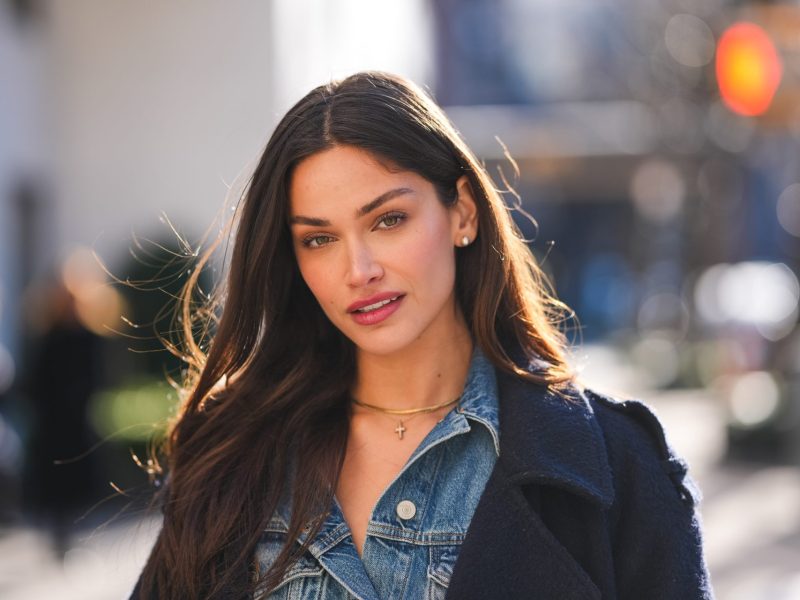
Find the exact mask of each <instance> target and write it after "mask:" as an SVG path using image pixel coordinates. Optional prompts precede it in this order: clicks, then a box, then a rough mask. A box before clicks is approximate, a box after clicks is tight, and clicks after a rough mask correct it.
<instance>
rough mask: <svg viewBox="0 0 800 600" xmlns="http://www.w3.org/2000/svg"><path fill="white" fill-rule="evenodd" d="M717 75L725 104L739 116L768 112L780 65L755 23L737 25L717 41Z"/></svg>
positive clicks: (779, 76)
mask: <svg viewBox="0 0 800 600" xmlns="http://www.w3.org/2000/svg"><path fill="white" fill-rule="evenodd" d="M716 71H717V84H718V85H719V91H720V95H721V96H722V100H723V101H724V102H725V104H726V105H727V106H728V107H729V108H730V109H731V110H733V111H735V112H737V113H739V114H742V115H748V116H755V115H760V114H762V113H764V112H765V111H766V110H767V109H768V108H769V105H770V104H771V102H772V98H773V97H774V96H775V90H777V89H778V85H779V84H780V82H781V76H782V74H783V65H782V63H781V59H780V57H779V56H778V53H777V51H776V50H775V46H774V44H773V43H772V40H771V39H770V37H769V35H767V33H766V32H765V31H764V30H763V29H762V28H761V27H759V26H758V25H756V24H754V23H747V22H740V23H735V24H734V25H731V26H730V27H729V28H728V29H726V30H725V32H724V33H723V34H722V36H721V37H720V39H719V42H718V44H717V60H716Z"/></svg>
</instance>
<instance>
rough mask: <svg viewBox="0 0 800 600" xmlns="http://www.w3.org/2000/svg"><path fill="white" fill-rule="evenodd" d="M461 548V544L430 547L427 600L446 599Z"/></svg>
mask: <svg viewBox="0 0 800 600" xmlns="http://www.w3.org/2000/svg"><path fill="white" fill-rule="evenodd" d="M460 548H461V546H460V545H454V546H438V545H434V546H431V547H430V551H429V556H430V559H429V561H428V584H427V587H426V594H425V600H444V597H445V595H446V594H447V587H448V586H449V585H450V578H451V577H452V576H453V567H455V564H456V559H457V558H458V551H459V549H460Z"/></svg>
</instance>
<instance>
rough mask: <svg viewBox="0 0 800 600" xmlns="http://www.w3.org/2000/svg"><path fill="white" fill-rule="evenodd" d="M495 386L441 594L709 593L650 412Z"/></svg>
mask: <svg viewBox="0 0 800 600" xmlns="http://www.w3.org/2000/svg"><path fill="white" fill-rule="evenodd" d="M497 383H498V391H499V402H500V456H499V458H498V459H497V462H496V463H495V468H494V470H493V472H492V474H491V476H490V478H489V480H488V482H487V483H486V487H485V488H484V491H483V494H482V496H481V499H480V501H479V503H478V506H477V508H476V511H475V514H474V516H473V518H472V521H471V522H470V526H469V528H468V530H467V533H466V536H465V538H464V542H463V543H462V547H461V550H460V552H459V555H458V559H457V560H456V562H455V565H454V566H453V568H452V573H451V574H450V583H449V587H448V589H447V595H446V597H447V598H448V599H453V600H494V599H497V600H517V599H518V600H537V599H541V600H595V599H597V600H599V599H603V600H614V599H620V600H695V599H708V600H712V599H713V598H714V595H713V592H712V588H711V582H710V578H709V574H708V570H707V567H706V563H705V559H704V554H703V547H702V532H701V526H700V518H699V513H698V510H697V503H698V502H699V500H700V492H699V490H698V489H697V487H696V486H695V484H694V481H693V480H692V479H691V477H690V476H689V475H688V474H687V465H686V463H685V461H684V460H683V459H682V458H680V457H679V456H677V455H676V454H675V453H674V451H673V450H672V448H671V447H670V446H669V444H668V443H667V441H666V438H665V435H664V431H663V429H662V426H661V424H660V422H659V421H658V419H657V418H656V416H655V415H654V414H653V413H652V412H651V411H650V409H648V407H647V406H646V405H645V404H643V403H641V402H638V401H636V400H626V401H619V400H616V399H614V398H610V397H608V396H604V395H601V394H598V393H596V392H593V391H591V390H588V389H587V390H583V391H578V390H577V389H572V390H570V391H569V393H568V396H569V397H568V398H567V399H565V398H564V397H563V396H559V395H556V394H555V393H553V392H550V391H547V390H545V388H544V387H543V386H540V385H537V384H534V383H530V382H527V381H524V380H522V379H520V378H518V377H515V376H511V375H508V374H505V373H502V372H500V371H499V370H498V371H497ZM242 576H244V574H242ZM145 597H150V595H148V594H142V593H141V590H140V589H139V585H138V584H137V586H136V589H135V590H134V592H133V595H132V596H131V598H132V599H139V598H145ZM220 597H221V598H233V597H234V595H233V594H230V593H225V592H223V593H222V594H221V596H220Z"/></svg>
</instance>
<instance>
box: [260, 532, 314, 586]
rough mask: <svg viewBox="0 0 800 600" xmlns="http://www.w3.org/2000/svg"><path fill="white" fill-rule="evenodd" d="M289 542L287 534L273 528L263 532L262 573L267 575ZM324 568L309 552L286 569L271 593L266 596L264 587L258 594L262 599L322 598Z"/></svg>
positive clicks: (261, 540)
mask: <svg viewBox="0 0 800 600" xmlns="http://www.w3.org/2000/svg"><path fill="white" fill-rule="evenodd" d="M285 543H286V534H283V533H276V532H272V531H265V532H264V533H263V534H262V536H261V539H260V540H259V542H258V544H257V545H256V551H255V558H256V561H257V564H258V571H259V573H261V574H262V575H263V574H264V573H266V572H267V570H268V569H269V567H271V566H272V564H273V563H274V562H275V559H276V558H277V557H278V554H279V553H280V551H281V549H282V548H283V546H284V544H285ZM323 571H324V569H323V568H322V565H320V564H319V561H317V559H316V558H314V557H313V556H311V555H310V554H309V553H308V552H306V553H305V554H303V556H301V557H300V558H299V559H298V561H297V562H296V563H294V564H292V565H291V566H290V567H289V568H288V569H287V570H286V573H284V574H283V577H281V580H280V582H279V583H278V585H277V586H276V587H275V588H274V589H273V590H272V592H271V593H270V594H269V595H265V590H264V589H263V586H261V587H259V588H258V590H257V592H256V594H255V597H256V598H258V599H259V600H267V599H269V600H288V599H289V598H297V599H302V600H315V599H321V598H322V596H321V593H322V577H323Z"/></svg>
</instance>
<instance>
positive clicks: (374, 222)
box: [289, 146, 478, 553]
mask: <svg viewBox="0 0 800 600" xmlns="http://www.w3.org/2000/svg"><path fill="white" fill-rule="evenodd" d="M399 188H405V189H407V190H409V191H408V192H407V193H403V194H400V195H397V196H395V197H393V198H392V199H390V200H388V201H387V202H385V203H383V204H382V205H380V206H379V207H376V208H375V209H374V210H372V211H370V212H368V213H367V214H363V215H360V216H357V214H356V213H357V210H358V209H360V208H361V207H363V206H365V205H367V204H369V203H370V202H371V201H373V200H374V199H376V198H377V197H379V196H381V195H382V194H384V193H385V192H387V191H390V190H395V189H399ZM457 191H458V201H457V202H456V203H455V205H454V206H452V207H446V206H445V205H444V204H442V202H441V201H440V200H439V198H438V196H437V194H436V191H435V189H434V187H433V185H432V184H431V183H430V182H429V181H427V180H426V179H425V178H423V177H421V176H420V175H417V174H416V173H413V172H409V171H400V172H392V171H390V170H388V169H387V168H386V167H384V166H383V165H382V164H381V163H379V162H378V161H377V160H375V159H374V157H372V156H371V155H370V154H369V153H368V152H366V151H364V150H361V149H358V148H354V147H351V146H336V147H334V148H331V149H328V150H325V151H323V152H320V153H317V154H314V155H312V156H310V157H308V158H306V159H304V160H303V161H301V162H300V163H299V164H298V165H297V167H296V169H295V171H294V174H293V177H292V180H291V182H290V189H289V203H290V209H289V213H290V222H292V221H298V220H299V221H300V222H292V224H291V230H292V239H293V246H294V250H295V256H296V258H297V264H298V266H299V269H300V272H301V274H302V276H303V279H304V280H305V282H306V284H307V285H308V287H309V289H310V290H311V292H312V293H313V294H314V297H315V298H316V299H317V301H318V302H319V305H320V307H321V308H322V310H323V311H324V313H325V314H326V315H327V317H328V318H329V319H330V321H331V322H332V323H333V324H334V325H335V326H336V327H337V328H338V329H339V330H340V331H341V332H342V333H343V334H344V335H346V336H347V337H348V338H349V339H350V340H352V341H353V343H354V344H355V346H356V364H357V375H356V382H355V385H354V387H353V389H352V393H353V396H354V397H355V398H357V399H359V400H361V401H362V402H366V403H369V404H374V405H377V406H381V407H384V408H400V409H404V408H420V407H423V406H432V405H435V404H439V403H442V402H446V401H448V400H452V399H455V398H457V397H458V396H459V395H460V394H461V392H462V390H463V388H464V383H465V380H466V376H467V371H468V368H469V359H470V356H471V353H472V341H471V339H470V335H469V331H468V328H467V325H466V322H465V320H464V316H463V315H462V314H461V311H460V310H459V308H458V305H457V302H456V298H455V252H456V246H460V245H461V239H462V237H463V236H467V237H469V239H470V240H471V241H472V240H475V237H476V236H477V233H478V217H477V207H476V205H475V200H474V197H473V195H472V193H471V191H470V187H469V183H468V181H467V177H466V176H462V177H461V178H460V179H459V180H458V182H457ZM300 217H306V218H314V219H321V220H325V221H327V222H328V224H325V225H319V224H317V225H313V224H309V223H308V222H306V221H307V219H299V218H300ZM381 292H400V293H402V294H405V298H403V300H402V302H401V304H400V306H399V308H398V310H396V311H395V312H394V313H393V314H392V315H391V316H389V317H388V318H387V319H385V320H384V321H382V322H380V323H377V324H373V325H361V324H359V323H357V322H355V320H353V318H352V316H351V315H350V314H349V313H348V312H347V307H348V306H350V305H351V304H352V303H353V302H354V301H356V300H360V299H364V298H367V297H370V296H373V295H374V294H377V293H381ZM451 409H452V406H450V407H446V408H444V409H439V410H438V411H435V412H432V413H428V414H419V415H416V416H414V417H413V419H412V420H409V421H408V430H407V431H406V432H405V434H404V438H403V439H402V440H400V439H399V438H398V436H397V435H396V434H394V433H393V432H392V431H393V429H394V427H395V426H396V425H397V419H396V418H394V417H393V416H388V415H385V414H382V413H376V412H374V411H371V410H369V409H364V408H362V407H359V406H358V405H354V410H353V415H352V418H351V422H350V432H349V438H348V447H347V454H346V457H345V464H344V468H343V470H342V473H341V475H340V483H339V486H338V487H337V492H336V497H337V500H338V502H339V504H340V505H341V507H342V509H343V512H344V514H345V518H346V520H347V521H348V524H349V525H350V528H351V530H352V532H353V538H354V541H355V544H356V547H357V549H358V551H359V553H361V552H362V549H363V543H364V537H365V535H366V527H367V522H368V521H369V517H370V516H371V514H372V509H373V507H374V505H375V503H376V502H377V500H378V499H379V497H380V495H381V493H382V491H383V490H384V489H385V488H386V487H387V486H388V484H390V483H391V481H392V480H393V479H394V478H395V477H396V476H397V474H398V473H399V471H400V470H401V469H402V467H403V466H404V465H405V463H406V461H407V459H408V457H409V456H410V455H411V453H412V452H413V451H414V449H415V448H416V447H417V446H418V444H419V443H420V442H421V441H422V439H423V438H424V437H425V436H426V435H427V433H428V432H429V431H430V429H431V428H433V426H434V425H435V424H436V422H437V421H438V420H440V419H441V418H442V417H443V416H444V414H446V412H447V411H448V410H451Z"/></svg>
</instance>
